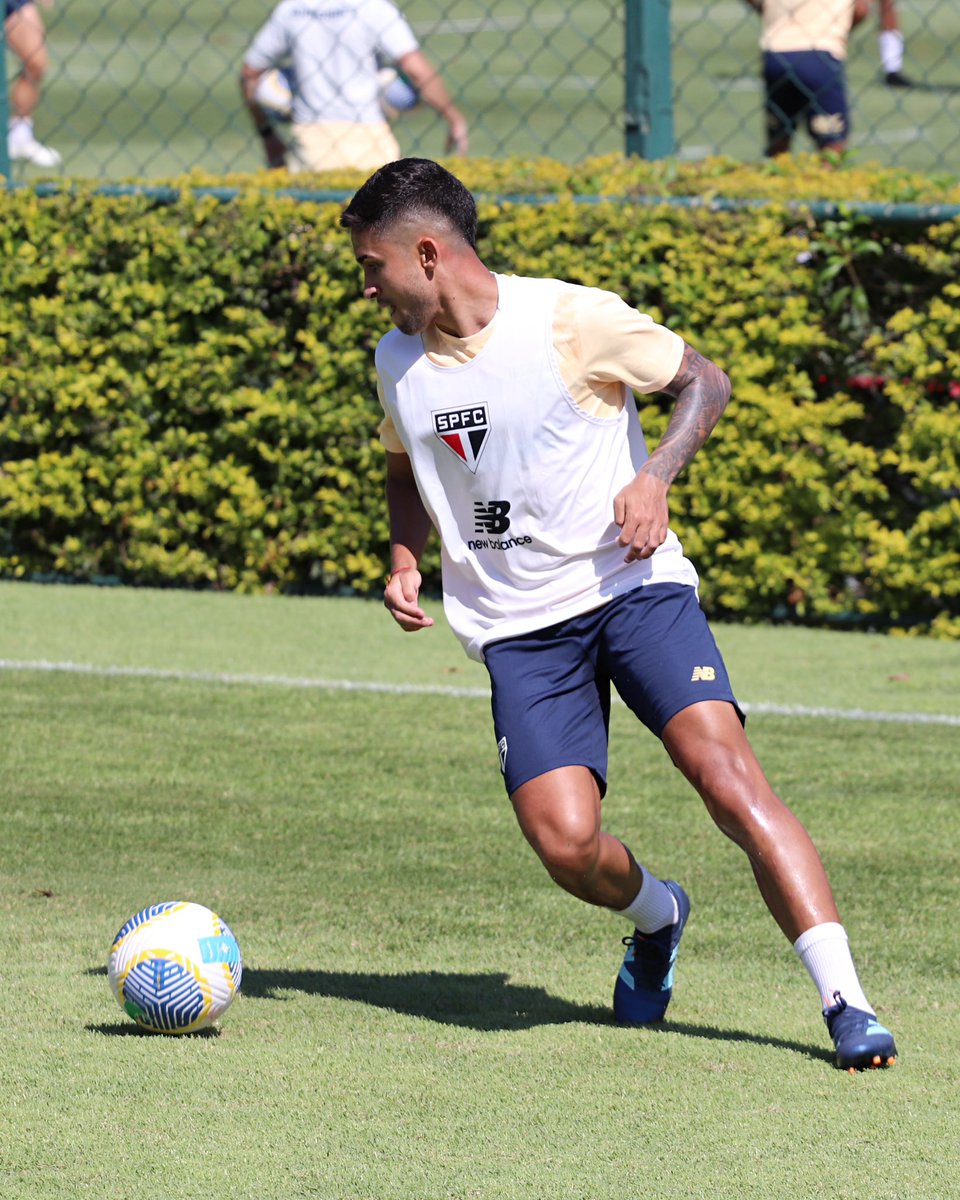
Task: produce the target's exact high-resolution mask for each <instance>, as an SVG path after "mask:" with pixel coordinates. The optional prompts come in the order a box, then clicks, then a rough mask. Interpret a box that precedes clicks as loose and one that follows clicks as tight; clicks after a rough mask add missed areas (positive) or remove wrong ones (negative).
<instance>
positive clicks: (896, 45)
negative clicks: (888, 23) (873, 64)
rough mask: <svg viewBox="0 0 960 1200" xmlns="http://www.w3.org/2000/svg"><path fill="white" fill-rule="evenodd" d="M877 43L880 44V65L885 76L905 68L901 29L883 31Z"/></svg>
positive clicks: (878, 36)
mask: <svg viewBox="0 0 960 1200" xmlns="http://www.w3.org/2000/svg"><path fill="white" fill-rule="evenodd" d="M877 41H878V42H879V43H880V65H881V67H883V72H884V74H885V75H889V74H890V72H891V71H899V70H900V68H901V67H902V66H903V34H902V33H901V32H900V30H899V29H881V30H880V33H879V34H878V35H877Z"/></svg>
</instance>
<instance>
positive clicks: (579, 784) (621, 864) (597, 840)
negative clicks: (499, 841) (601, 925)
mask: <svg viewBox="0 0 960 1200" xmlns="http://www.w3.org/2000/svg"><path fill="white" fill-rule="evenodd" d="M510 799H511V801H512V803H513V809H514V812H515V813H516V815H517V821H518V822H519V825H520V829H521V830H522V831H523V835H524V837H525V838H526V839H527V841H528V842H529V843H530V845H531V846H532V847H533V849H534V851H535V852H536V854H537V857H538V858H539V859H540V861H541V862H542V863H543V865H544V867H545V868H546V870H547V872H548V874H549V875H550V878H551V879H552V880H553V881H554V882H555V883H557V884H559V885H560V887H562V888H563V889H564V890H565V891H567V892H570V894H571V895H573V896H576V897H577V898H578V899H580V900H585V901H586V902H587V903H588V904H597V905H601V906H603V907H605V908H612V909H617V910H620V909H625V908H627V907H628V906H629V905H630V904H631V903H632V902H633V900H634V899H635V898H636V896H637V894H638V893H639V892H640V888H641V884H642V883H643V875H642V873H641V870H640V868H639V867H638V865H637V863H636V861H635V860H634V857H633V855H632V854H631V853H630V851H629V850H628V849H627V847H626V846H625V845H624V844H623V842H621V841H620V840H619V838H615V837H613V836H612V835H611V834H608V833H604V832H603V831H602V830H601V829H600V789H599V787H598V785H597V781H596V779H595V778H594V775H593V772H592V771H590V770H588V769H587V768H586V767H580V766H573V767H560V768H559V769H557V770H555V771H548V772H547V773H546V774H544V775H538V776H537V777H536V778H535V779H531V780H529V781H528V782H527V783H524V784H523V785H521V787H519V788H518V789H517V790H516V791H515V792H514V793H513V794H512V796H511V797H510Z"/></svg>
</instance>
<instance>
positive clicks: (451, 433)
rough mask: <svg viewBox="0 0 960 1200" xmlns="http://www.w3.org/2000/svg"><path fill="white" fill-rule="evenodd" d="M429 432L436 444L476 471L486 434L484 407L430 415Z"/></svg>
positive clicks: (487, 425) (487, 423)
mask: <svg viewBox="0 0 960 1200" xmlns="http://www.w3.org/2000/svg"><path fill="white" fill-rule="evenodd" d="M433 430H434V433H436V435H437V437H438V438H439V439H440V441H441V442H443V444H444V445H445V446H448V447H449V448H450V449H451V450H452V451H453V452H454V454H455V455H456V456H457V458H459V459H460V461H461V462H462V463H463V464H464V465H465V466H467V467H469V468H470V470H471V471H473V472H476V469H477V463H478V462H479V461H480V455H481V454H482V453H483V448H484V446H485V445H486V444H487V434H488V433H489V432H490V422H489V420H488V419H487V406H486V405H485V404H473V405H471V406H470V408H447V409H444V410H443V411H442V412H434V414H433Z"/></svg>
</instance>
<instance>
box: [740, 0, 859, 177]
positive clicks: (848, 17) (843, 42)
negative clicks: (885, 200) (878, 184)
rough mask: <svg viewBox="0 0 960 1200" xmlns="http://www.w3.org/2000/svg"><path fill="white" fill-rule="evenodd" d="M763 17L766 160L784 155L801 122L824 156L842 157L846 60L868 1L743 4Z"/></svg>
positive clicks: (760, 0) (755, 0)
mask: <svg viewBox="0 0 960 1200" xmlns="http://www.w3.org/2000/svg"><path fill="white" fill-rule="evenodd" d="M747 3H748V4H749V5H750V7H751V8H754V9H756V10H757V12H759V13H760V15H761V16H762V18H763V26H762V30H761V33H760V49H761V51H762V52H763V84H764V111H765V114H766V126H767V140H766V146H765V148H764V153H765V154H766V155H767V157H768V158H773V157H775V156H776V155H778V154H786V153H787V151H788V150H789V149H790V144H791V142H792V140H793V135H794V133H795V132H796V130H797V126H798V125H799V123H800V121H801V120H802V121H804V123H805V124H806V127H807V132H808V133H809V134H810V137H811V138H812V139H813V140H814V142H815V143H816V144H817V147H818V148H819V149H820V150H821V151H823V152H824V153H827V152H832V153H835V154H840V153H842V152H843V151H844V150H845V149H846V148H847V138H848V136H849V133H850V108H849V104H848V102H847V84H846V65H845V64H846V57H847V43H848V40H849V37H850V30H851V29H852V28H853V27H854V26H855V25H859V24H860V22H861V21H863V20H864V18H865V17H866V16H867V14H868V13H869V12H870V3H871V0H747Z"/></svg>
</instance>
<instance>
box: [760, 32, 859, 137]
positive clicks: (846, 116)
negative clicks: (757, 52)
mask: <svg viewBox="0 0 960 1200" xmlns="http://www.w3.org/2000/svg"><path fill="white" fill-rule="evenodd" d="M763 83H764V89H765V93H766V94H765V100H764V109H765V112H766V121H767V142H768V144H770V143H775V142H777V141H781V140H782V139H783V138H787V139H789V138H791V137H792V136H793V134H794V133H795V132H796V129H797V125H798V124H799V122H800V121H801V120H803V121H804V123H805V124H806V127H807V131H808V132H809V134H810V136H811V137H812V138H813V140H814V141H815V142H816V143H817V145H818V146H819V147H821V148H822V147H824V146H829V145H831V144H832V143H833V142H845V141H846V140H847V136H848V135H849V133H850V110H849V106H848V104H847V88H846V78H845V71H844V65H843V63H842V62H841V61H840V59H838V58H834V57H833V55H832V54H828V53H827V52H826V51H825V50H797V51H794V52H792V53H789V54H786V53H783V54H781V53H775V52H774V51H772V50H768V51H767V52H766V53H765V54H764V56H763Z"/></svg>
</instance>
